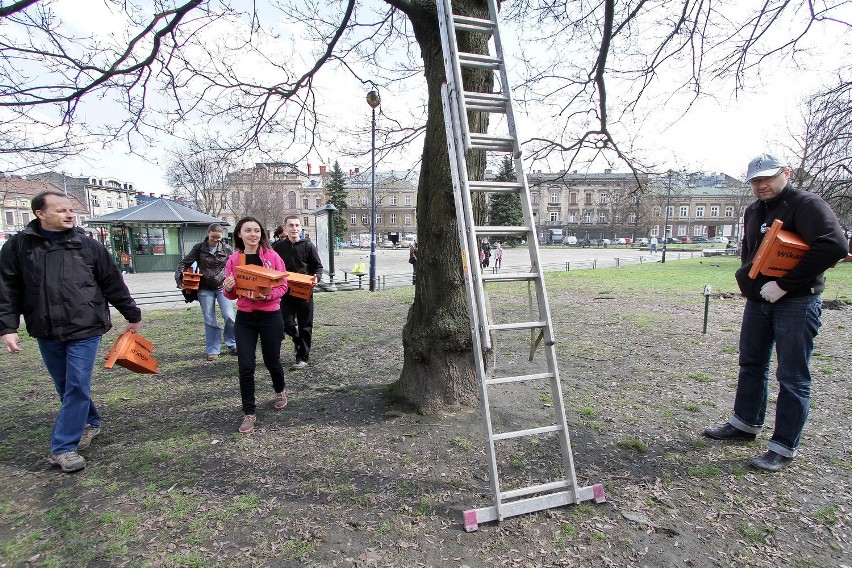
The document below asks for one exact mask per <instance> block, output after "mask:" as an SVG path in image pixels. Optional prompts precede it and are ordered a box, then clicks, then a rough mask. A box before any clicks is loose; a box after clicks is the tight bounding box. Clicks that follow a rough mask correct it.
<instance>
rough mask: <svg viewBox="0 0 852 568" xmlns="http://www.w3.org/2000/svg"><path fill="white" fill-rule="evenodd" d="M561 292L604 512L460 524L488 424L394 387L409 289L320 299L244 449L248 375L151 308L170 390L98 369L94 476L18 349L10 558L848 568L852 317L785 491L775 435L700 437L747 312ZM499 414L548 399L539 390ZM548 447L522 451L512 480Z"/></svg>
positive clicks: (3, 461) (148, 323)
mask: <svg viewBox="0 0 852 568" xmlns="http://www.w3.org/2000/svg"><path fill="white" fill-rule="evenodd" d="M552 289H553V290H554V291H553V292H552V297H551V306H552V309H553V313H554V320H555V326H556V328H557V331H558V332H559V333H560V337H561V342H560V344H559V346H558V350H557V353H558V357H559V367H560V372H561V375H562V382H563V389H564V393H563V394H564V399H565V401H566V406H567V408H568V411H569V424H570V426H571V435H572V444H573V448H574V458H575V466H576V471H577V475H578V476H579V478H580V483H581V484H582V485H587V484H592V483H603V485H604V487H605V490H606V496H607V500H606V502H605V503H602V504H594V503H584V504H581V505H573V506H569V507H562V508H557V509H551V510H547V511H543V512H539V513H535V514H530V515H524V516H520V517H513V518H510V519H507V520H504V521H503V522H500V523H489V524H483V525H481V526H480V528H479V530H478V531H477V532H473V533H467V532H465V531H464V530H463V527H462V522H461V514H462V511H464V510H465V509H470V508H475V507H482V506H487V505H489V504H490V503H491V497H490V494H489V486H488V481H487V475H486V465H485V458H484V451H483V450H482V447H483V443H482V439H483V435H482V423H481V420H480V414H479V410H478V408H477V409H462V408H457V409H450V410H449V411H447V412H445V413H442V414H440V415H420V414H418V413H416V412H413V411H411V410H410V409H408V408H405V407H402V406H399V405H397V404H395V403H394V402H393V401H390V400H388V399H387V398H385V397H384V396H383V395H382V392H383V389H384V386H385V385H387V384H388V383H390V382H392V381H393V380H395V379H396V378H397V377H398V375H399V369H400V367H401V364H402V346H401V343H400V339H399V337H400V329H401V326H402V322H403V321H404V319H405V316H406V311H407V308H408V305H409V304H410V302H411V297H412V290H411V289H410V288H409V289H402V288H400V289H394V290H387V291H385V292H383V293H381V294H369V293H367V292H350V293H346V294H322V295H319V296H317V326H316V335H315V346H316V347H315V351H314V353H313V356H312V360H311V365H310V367H309V368H308V369H307V370H306V371H302V372H292V373H290V374H289V378H288V392H289V394H290V397H291V402H290V405H289V406H288V407H287V409H286V410H284V411H283V412H278V413H276V412H274V411H273V410H272V408H271V398H272V390H271V385H270V384H269V381H268V377H267V375H266V374H265V372H264V371H259V372H258V398H259V401H260V403H261V407H260V410H259V424H258V429H257V431H256V432H255V433H253V434H252V435H249V436H242V435H239V434H237V433H236V428H237V425H238V423H239V419H240V414H239V396H238V393H237V384H236V362H235V361H234V359H233V358H227V357H222V358H220V359H219V360H218V361H215V362H210V363H208V362H206V361H202V350H203V340H202V335H201V333H202V330H201V321H200V316H199V315H198V313H197V310H196V311H160V312H146V320H145V329H144V331H143V333H145V334H146V336H148V337H149V338H151V339H152V340H153V341H154V343H155V345H158V348H157V350H155V355H157V356H158V358H159V360H160V366H161V371H162V374H161V375H159V376H138V375H131V374H130V373H128V372H126V371H124V370H113V371H107V370H103V369H100V370H98V371H97V373H96V380H95V387H94V395H95V397H96V400H97V401H99V402H100V408H101V412H102V414H103V415H104V420H105V422H104V425H105V427H104V434H103V435H102V436H101V437H99V438H97V439H96V440H95V443H94V444H93V445H92V447H91V448H90V449H89V450H87V451H86V452H85V454H84V455H85V456H86V457H87V459H88V460H89V467H87V468H86V470H84V471H83V472H81V473H79V474H75V475H63V474H61V473H59V472H58V471H57V470H56V469H51V468H50V467H49V466H48V464H47V463H46V459H45V458H46V454H47V441H48V438H49V433H50V428H51V425H52V422H53V418H54V416H55V411H56V407H57V404H56V402H55V400H54V399H55V395H54V394H53V393H52V392H51V388H50V387H51V385H50V381H49V379H47V378H45V375H44V371H43V367H41V363H40V361H39V358H38V356H37V348H36V346H35V343H34V341H33V340H27V347H28V350H27V352H26V353H25V354H24V356H22V357H21V358H18V359H13V358H11V357H9V356H7V354H3V356H2V357H0V375H2V376H3V377H4V381H3V384H2V386H0V395H2V396H0V408H2V411H3V415H4V416H6V420H4V421H3V423H2V427H0V472H2V476H3V479H4V484H3V486H2V487H1V488H0V566H4V567H5V566H67V565H80V566H83V565H85V566H306V567H328V566H340V567H343V566H347V567H349V566H352V567H354V566H358V567H362V566H379V567H390V566H400V567H402V566H404V567H411V566H436V567H437V566H468V567H471V568H473V567H480V566H482V567H491V566H522V567H534V566H554V567H555V566H560V567H562V566H584V567H585V566H619V567H620V566H796V567H837V566H849V565H852V560H850V558H852V557H851V556H850V546H852V536H850V523H851V522H852V512H851V511H850V503H852V491H850V485H849V479H850V476H849V474H850V470H852V454H850V449H849V415H850V400H852V399H850V394H849V388H848V380H849V369H850V355H849V349H848V346H849V330H850V329H852V309H850V308H849V307H848V306H846V305H845V304H844V303H843V302H838V303H837V305H836V306H835V307H837V308H838V309H828V310H825V311H824V315H823V328H822V330H821V333H820V336H819V338H818V343H817V347H816V353H815V357H814V363H813V371H814V386H815V396H814V400H813V406H812V409H811V414H810V420H809V423H808V425H807V428H806V431H805V436H804V439H803V441H802V444H801V448H800V451H801V454H800V456H799V457H798V458H797V459H796V461H795V462H794V464H793V465H792V466H791V467H790V468H789V469H788V470H786V471H784V472H782V473H780V474H771V475H770V474H762V473H759V472H757V471H755V470H753V469H751V468H750V467H749V466H748V459H749V458H750V457H752V456H754V455H756V454H758V453H761V452H763V451H764V447H765V443H766V440H767V438H768V436H769V433H768V432H764V433H763V434H762V435H761V436H759V438H758V440H757V441H755V442H750V443H735V444H720V443H715V442H710V441H708V440H706V439H704V438H702V437H701V435H700V432H701V430H702V429H703V428H705V427H706V426H708V425H715V424H717V423H721V422H722V421H723V420H725V419H726V418H727V416H728V413H729V409H730V407H731V404H732V397H733V392H734V386H735V382H736V372H737V365H736V358H737V336H738V330H739V319H740V316H741V312H742V307H743V300H742V299H740V298H739V297H737V296H735V295H733V294H721V295H716V296H714V297H713V298H712V301H711V320H710V327H709V333H708V334H707V335H703V334H702V333H701V323H702V317H703V301H702V299H701V298H698V299H696V298H695V297H694V295H666V296H663V295H660V294H656V293H654V291H652V290H647V291H645V292H637V291H636V290H630V291H629V292H628V291H624V292H620V291H619V290H618V289H614V288H611V289H608V290H603V289H600V288H595V287H591V286H590V287H586V288H585V289H578V288H577V287H571V289H570V290H568V289H566V288H565V287H564V286H563V287H561V288H560V287H559V286H553V287H552ZM510 293H511V291H510V290H509V289H507V292H506V294H510ZM498 297H499V294H498ZM116 336H117V332H116V331H114V332H111V333H110V334H109V335H108V336H107V337H106V338H105V345H104V346H103V349H104V350H106V348H107V347H108V344H110V343H111V342H112V340H114V338H115V337H116ZM282 352H283V353H287V352H288V346H287V345H286V344H285V347H284V348H283V350H282ZM501 356H503V357H509V358H511V357H517V358H518V359H521V358H522V357H520V356H519V354H513V353H504V354H502V355H501ZM774 392H775V391H773V398H772V400H771V401H770V409H769V416H774ZM498 402H499V403H500V404H502V405H503V406H502V408H503V409H504V410H505V412H506V413H507V414H512V413H534V412H539V411H542V412H545V413H546V412H547V410H548V409H549V408H551V407H552V400H551V399H549V398H548V394H547V392H545V391H543V390H541V389H536V388H533V387H531V388H530V390H529V391H528V392H525V393H522V394H521V395H520V396H517V397H512V398H509V397H505V400H503V401H498ZM498 419H499V417H498ZM553 453H554V452H553V445H552V444H551V443H548V442H544V443H538V444H536V443H525V444H517V445H515V446H513V447H512V448H511V449H510V450H508V452H507V454H506V456H505V458H506V463H507V465H506V469H505V473H506V476H507V479H509V480H511V479H512V478H513V477H514V478H518V479H523V478H525V477H526V476H527V475H531V474H532V473H537V472H540V471H541V470H543V469H546V468H548V467H550V465H548V464H549V463H550V460H551V459H552V458H553Z"/></svg>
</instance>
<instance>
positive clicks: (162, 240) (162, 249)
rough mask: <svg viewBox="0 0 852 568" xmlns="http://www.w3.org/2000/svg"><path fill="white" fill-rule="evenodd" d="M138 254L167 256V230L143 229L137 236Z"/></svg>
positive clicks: (157, 228) (158, 228) (160, 228)
mask: <svg viewBox="0 0 852 568" xmlns="http://www.w3.org/2000/svg"><path fill="white" fill-rule="evenodd" d="M136 254H143V255H161V254H166V229H165V228H163V227H142V228H141V229H139V232H138V233H137V235H136Z"/></svg>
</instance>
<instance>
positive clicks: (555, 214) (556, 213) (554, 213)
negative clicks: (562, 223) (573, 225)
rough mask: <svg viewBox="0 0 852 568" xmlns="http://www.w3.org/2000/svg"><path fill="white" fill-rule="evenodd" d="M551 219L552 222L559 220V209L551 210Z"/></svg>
mask: <svg viewBox="0 0 852 568" xmlns="http://www.w3.org/2000/svg"><path fill="white" fill-rule="evenodd" d="M550 221H551V223H555V222H556V221H559V211H551V212H550Z"/></svg>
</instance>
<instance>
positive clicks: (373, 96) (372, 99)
mask: <svg viewBox="0 0 852 568" xmlns="http://www.w3.org/2000/svg"><path fill="white" fill-rule="evenodd" d="M381 102H382V99H381V98H380V97H379V93H378V92H377V91H370V92H369V93H367V104H368V105H370V108H371V109H373V125H372V129H371V130H372V136H373V141H372V146H371V155H372V167H371V168H370V292H375V291H376V107H378V106H379V105H380V104H381Z"/></svg>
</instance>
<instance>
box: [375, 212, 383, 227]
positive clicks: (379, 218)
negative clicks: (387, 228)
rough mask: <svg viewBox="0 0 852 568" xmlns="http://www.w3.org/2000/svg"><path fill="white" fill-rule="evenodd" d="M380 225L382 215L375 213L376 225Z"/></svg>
mask: <svg viewBox="0 0 852 568" xmlns="http://www.w3.org/2000/svg"><path fill="white" fill-rule="evenodd" d="M381 224H382V214H381V213H376V225H381Z"/></svg>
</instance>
